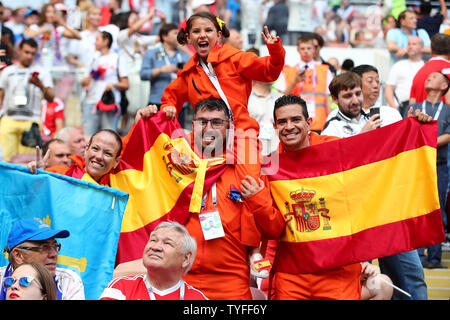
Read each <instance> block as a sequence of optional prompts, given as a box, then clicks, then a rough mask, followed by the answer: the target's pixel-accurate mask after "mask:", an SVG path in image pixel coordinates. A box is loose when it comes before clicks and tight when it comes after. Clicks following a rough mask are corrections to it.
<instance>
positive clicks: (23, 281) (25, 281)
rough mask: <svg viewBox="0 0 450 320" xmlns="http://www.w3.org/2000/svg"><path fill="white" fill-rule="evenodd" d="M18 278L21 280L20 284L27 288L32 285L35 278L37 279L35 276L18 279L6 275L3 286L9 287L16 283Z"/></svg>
mask: <svg viewBox="0 0 450 320" xmlns="http://www.w3.org/2000/svg"><path fill="white" fill-rule="evenodd" d="M17 280H19V285H20V286H21V287H24V288H27V287H29V286H30V284H31V282H33V280H35V279H34V277H21V278H19V279H16V278H14V277H6V278H5V279H3V286H4V287H5V288H9V287H11V286H12V285H13V284H14V283H16V281H17ZM36 282H37V281H36Z"/></svg>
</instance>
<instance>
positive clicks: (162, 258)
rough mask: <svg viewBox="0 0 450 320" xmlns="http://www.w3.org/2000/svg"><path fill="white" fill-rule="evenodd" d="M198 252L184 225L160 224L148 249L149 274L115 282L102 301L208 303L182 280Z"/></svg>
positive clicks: (144, 256)
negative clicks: (182, 301) (192, 301)
mask: <svg viewBox="0 0 450 320" xmlns="http://www.w3.org/2000/svg"><path fill="white" fill-rule="evenodd" d="M196 250H197V245H196V242H195V240H194V239H193V238H192V237H191V236H190V235H189V233H188V232H187V230H186V228H185V227H184V226H182V225H181V224H179V223H177V222H162V223H160V224H159V225H158V226H157V227H156V228H155V229H154V230H153V232H152V233H151V234H150V239H149V241H148V243H147V245H146V246H145V248H144V254H143V264H144V267H145V268H146V270H147V272H146V273H144V274H139V275H136V276H131V277H128V276H125V277H119V278H116V279H113V280H112V281H111V282H110V283H109V284H108V286H107V287H106V288H105V290H104V291H103V293H102V295H101V297H100V300H207V298H206V297H205V295H204V294H203V293H202V292H201V291H199V290H197V289H195V288H194V287H192V286H191V285H189V284H187V283H186V282H184V281H183V280H182V278H181V277H182V275H183V274H185V273H186V272H188V270H189V268H190V267H191V266H192V263H193V261H194V258H195V253H196Z"/></svg>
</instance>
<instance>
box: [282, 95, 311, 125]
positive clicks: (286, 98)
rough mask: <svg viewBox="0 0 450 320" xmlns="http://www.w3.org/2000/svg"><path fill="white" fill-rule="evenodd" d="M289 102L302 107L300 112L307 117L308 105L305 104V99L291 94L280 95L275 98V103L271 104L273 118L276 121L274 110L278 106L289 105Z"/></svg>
mask: <svg viewBox="0 0 450 320" xmlns="http://www.w3.org/2000/svg"><path fill="white" fill-rule="evenodd" d="M290 104H298V105H300V106H301V107H302V113H303V116H304V117H305V119H308V118H309V114H308V107H307V106H306V102H305V100H303V99H302V98H300V97H299V96H295V95H292V94H289V95H286V96H281V97H279V98H278V99H277V100H275V105H274V106H273V120H274V121H276V120H277V117H276V115H275V112H276V110H277V109H278V108H281V107H284V106H287V105H290Z"/></svg>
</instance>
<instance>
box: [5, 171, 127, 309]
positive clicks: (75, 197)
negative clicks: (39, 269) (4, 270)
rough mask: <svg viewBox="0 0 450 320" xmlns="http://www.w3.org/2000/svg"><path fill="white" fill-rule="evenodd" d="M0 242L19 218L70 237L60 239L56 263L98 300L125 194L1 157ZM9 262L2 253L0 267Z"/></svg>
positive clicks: (106, 278)
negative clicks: (36, 221) (34, 170)
mask: <svg viewBox="0 0 450 320" xmlns="http://www.w3.org/2000/svg"><path fill="white" fill-rule="evenodd" d="M0 184H1V187H0V246H1V249H3V248H4V247H5V245H6V242H7V239H8V234H9V231H10V229H11V226H12V225H13V223H14V222H16V221H17V220H22V219H26V218H39V219H41V220H43V221H45V222H46V223H47V224H49V225H50V227H51V228H52V229H65V230H68V231H69V232H70V236H69V237H68V238H64V239H58V242H60V243H61V251H60V252H59V253H58V267H62V268H69V269H71V270H73V271H75V272H77V273H78V274H79V275H80V277H81V279H82V280H83V284H84V289H85V296H86V299H88V300H96V299H98V298H99V297H100V295H101V293H102V292H103V289H104V288H105V287H106V286H107V285H108V283H109V281H111V279H112V275H113V270H114V265H115V259H116V252H117V245H118V242H119V236H120V229H121V224H122V217H123V214H124V212H125V207H126V204H127V202H128V194H127V193H124V192H122V191H119V190H117V189H113V188H109V187H104V186H100V185H96V184H93V183H90V182H85V181H81V180H78V179H74V178H71V177H68V176H63V175H60V174H56V173H50V172H46V171H41V170H38V174H31V173H30V172H29V171H28V168H26V167H24V166H20V165H15V164H9V163H5V162H0ZM6 265H8V259H7V254H6V253H4V254H0V266H6Z"/></svg>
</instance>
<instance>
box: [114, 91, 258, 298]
mask: <svg viewBox="0 0 450 320" xmlns="http://www.w3.org/2000/svg"><path fill="white" fill-rule="evenodd" d="M146 109H148V110H147V111H149V113H150V114H151V115H152V114H155V113H156V112H157V108H156V106H154V107H153V109H152V107H151V106H149V107H147V108H146ZM143 117H144V118H146V116H143ZM230 122H231V120H230V113H229V111H228V108H227V106H226V104H225V103H224V101H223V100H221V99H218V98H210V99H207V100H203V101H200V102H199V103H197V105H196V106H195V113H194V119H193V123H192V127H193V133H192V134H191V136H190V138H191V145H192V147H193V149H194V150H195V151H196V153H197V154H199V155H200V156H202V157H203V158H219V157H226V151H227V150H226V139H227V136H228V132H227V129H228V128H229V127H230ZM240 170H244V167H243V166H236V165H234V164H227V168H226V169H225V171H224V173H223V174H222V175H221V176H220V178H219V179H218V180H217V181H216V183H215V187H214V186H213V187H212V188H211V190H210V191H209V192H208V193H207V194H206V196H205V198H204V201H203V203H202V210H201V212H200V213H199V214H198V213H191V214H190V217H189V219H188V221H187V222H186V224H185V225H186V228H187V230H188V231H189V233H190V235H191V236H192V237H194V238H195V240H196V242H197V255H196V257H195V260H194V263H193V265H192V267H191V269H190V270H189V272H188V273H187V274H186V275H184V276H183V280H185V281H186V282H188V283H189V284H191V285H192V286H193V287H195V288H197V289H199V290H201V291H202V292H203V293H204V294H205V296H206V297H207V298H208V299H210V300H241V299H245V300H251V299H252V294H251V290H250V267H249V263H248V258H249V255H251V254H252V253H253V250H254V249H256V248H258V247H259V245H260V240H261V234H260V232H259V230H258V228H257V227H256V224H255V220H254V217H253V215H252V214H251V212H249V211H248V209H247V208H246V207H245V206H244V204H243V202H242V199H241V198H240V197H239V196H240V194H239V192H238V190H236V191H237V192H233V191H234V190H232V189H237V186H239V184H240V181H241V179H242V177H243V176H245V174H244V173H243V172H241V171H240ZM142 270H143V264H142V259H139V260H134V261H130V262H125V263H123V264H120V265H119V266H118V267H117V268H116V269H115V273H114V277H116V276H119V275H132V274H138V273H142Z"/></svg>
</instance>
